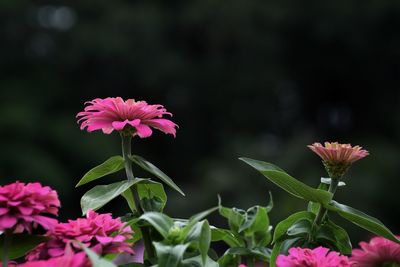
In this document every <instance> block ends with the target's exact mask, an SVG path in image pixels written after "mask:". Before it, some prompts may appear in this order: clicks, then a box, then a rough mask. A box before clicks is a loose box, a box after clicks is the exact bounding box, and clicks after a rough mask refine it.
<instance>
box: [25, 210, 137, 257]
mask: <svg viewBox="0 0 400 267" xmlns="http://www.w3.org/2000/svg"><path fill="white" fill-rule="evenodd" d="M86 216H87V218H79V219H77V220H69V221H68V222H67V223H59V224H57V225H56V226H55V227H54V228H53V229H51V230H50V231H48V233H47V234H46V235H47V236H49V237H50V238H51V239H50V240H49V241H47V242H45V243H41V244H40V245H38V246H37V247H36V248H34V249H33V250H32V251H31V252H29V254H28V255H27V257H26V258H27V260H29V261H32V260H46V259H49V258H52V257H60V256H62V255H64V251H65V249H66V247H67V246H69V245H70V244H71V246H72V247H73V249H74V251H75V252H79V251H82V249H81V247H80V246H79V244H77V243H75V242H74V241H79V242H80V243H82V244H83V245H84V246H87V247H88V248H90V249H92V250H93V251H94V252H96V253H97V254H99V255H105V254H118V253H122V252H127V253H131V254H133V250H132V248H131V245H132V244H129V243H128V241H129V239H131V238H132V234H133V231H132V229H131V228H130V226H126V223H123V222H122V221H121V219H120V218H116V219H113V218H112V217H111V214H109V213H107V214H98V213H96V212H94V211H92V210H90V211H89V212H88V213H87V215H86Z"/></svg>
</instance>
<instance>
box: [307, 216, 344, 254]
mask: <svg viewBox="0 0 400 267" xmlns="http://www.w3.org/2000/svg"><path fill="white" fill-rule="evenodd" d="M315 239H316V240H317V242H318V241H323V240H327V241H330V242H331V244H333V245H334V246H335V248H336V249H338V250H339V251H340V253H342V254H347V255H350V254H351V252H352V246H351V242H350V238H349V235H348V234H347V232H346V230H344V229H343V228H342V227H340V226H338V225H336V224H335V223H333V222H332V221H331V220H327V221H326V223H325V224H324V225H322V226H321V228H320V229H319V230H318V232H317V233H316V234H315Z"/></svg>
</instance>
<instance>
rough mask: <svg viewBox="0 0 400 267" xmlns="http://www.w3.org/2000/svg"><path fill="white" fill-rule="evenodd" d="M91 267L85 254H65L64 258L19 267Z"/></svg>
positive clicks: (33, 262) (29, 263) (29, 262)
mask: <svg viewBox="0 0 400 267" xmlns="http://www.w3.org/2000/svg"><path fill="white" fill-rule="evenodd" d="M48 266H51V267H91V266H92V263H91V262H90V260H89V259H88V258H87V257H86V254H85V252H79V253H76V254H73V253H65V254H64V255H63V256H60V257H55V258H51V259H48V260H35V261H28V262H26V263H23V264H20V265H18V267H48Z"/></svg>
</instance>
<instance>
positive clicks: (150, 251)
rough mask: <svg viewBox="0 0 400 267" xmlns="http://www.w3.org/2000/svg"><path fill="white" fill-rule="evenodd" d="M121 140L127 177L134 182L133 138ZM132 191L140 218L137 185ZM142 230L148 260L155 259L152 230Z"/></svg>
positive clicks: (145, 228) (144, 228) (146, 228)
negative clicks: (131, 158) (130, 157)
mask: <svg viewBox="0 0 400 267" xmlns="http://www.w3.org/2000/svg"><path fill="white" fill-rule="evenodd" d="M121 138H122V155H123V157H124V160H125V172H126V177H127V178H128V180H129V181H133V180H135V179H136V178H135V176H134V175H133V171H132V161H131V160H130V159H129V156H130V155H132V136H130V135H129V136H127V135H123V134H121ZM131 190H132V195H133V201H134V203H135V207H136V212H137V213H138V215H139V216H140V215H142V214H143V210H142V208H141V207H140V198H139V196H138V192H137V186H136V184H134V185H133V186H132V187H131ZM140 230H141V231H142V236H143V241H144V247H145V250H146V253H147V257H148V258H153V257H155V252H154V247H153V245H152V244H151V238H150V229H149V228H148V227H142V228H141V229H140Z"/></svg>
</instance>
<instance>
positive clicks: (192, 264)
mask: <svg viewBox="0 0 400 267" xmlns="http://www.w3.org/2000/svg"><path fill="white" fill-rule="evenodd" d="M182 266H183V267H200V266H201V267H219V265H218V263H217V262H215V261H213V260H212V259H211V258H210V257H208V256H207V258H206V261H205V262H203V259H202V258H201V256H200V255H199V256H196V257H192V258H188V259H184V260H183V261H182Z"/></svg>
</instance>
